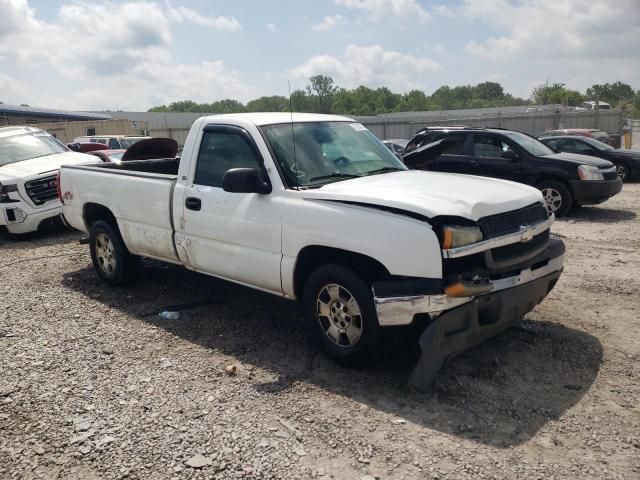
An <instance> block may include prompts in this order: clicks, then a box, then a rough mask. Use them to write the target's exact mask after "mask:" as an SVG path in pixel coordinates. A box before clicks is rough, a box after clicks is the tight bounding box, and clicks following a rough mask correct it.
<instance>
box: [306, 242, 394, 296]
mask: <svg viewBox="0 0 640 480" xmlns="http://www.w3.org/2000/svg"><path fill="white" fill-rule="evenodd" d="M329 263H333V264H337V265H342V266H344V267H346V268H349V269H350V270H353V271H354V272H355V273H357V274H358V275H360V276H361V277H363V278H364V279H366V280H370V281H372V280H384V279H386V278H389V277H390V276H391V274H390V273H389V271H388V270H387V269H386V267H385V266H384V265H383V264H382V263H380V262H379V261H378V260H376V259H374V258H371V257H369V256H367V255H363V254H361V253H355V252H352V251H349V250H341V249H339V248H331V247H322V246H317V245H316V246H309V247H305V248H303V249H302V250H301V251H300V253H299V254H298V259H297V261H296V268H295V272H294V274H293V288H294V293H295V295H296V298H301V297H302V291H303V289H304V284H305V282H306V280H307V278H308V277H309V275H310V274H311V272H313V271H314V270H315V269H316V268H318V267H319V266H320V265H326V264H329Z"/></svg>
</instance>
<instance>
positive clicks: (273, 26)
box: [267, 23, 278, 32]
mask: <svg viewBox="0 0 640 480" xmlns="http://www.w3.org/2000/svg"><path fill="white" fill-rule="evenodd" d="M267 30H269V31H270V32H277V31H278V27H276V26H275V25H274V24H273V23H267Z"/></svg>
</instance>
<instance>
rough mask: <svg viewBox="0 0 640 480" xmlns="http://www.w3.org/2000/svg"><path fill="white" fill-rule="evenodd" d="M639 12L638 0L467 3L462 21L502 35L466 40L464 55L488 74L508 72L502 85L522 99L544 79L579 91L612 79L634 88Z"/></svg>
mask: <svg viewBox="0 0 640 480" xmlns="http://www.w3.org/2000/svg"><path fill="white" fill-rule="evenodd" d="M638 7H639V4H638V0H619V1H617V2H610V1H607V0H591V1H589V2H585V1H583V0H564V1H562V2H558V1H557V0H531V1H529V2H515V1H510V0H482V1H478V0H466V1H465V3H464V5H463V7H462V10H461V12H460V13H461V16H462V17H464V18H466V19H467V20H468V21H471V22H474V23H477V22H479V21H480V22H484V23H486V24H487V25H488V26H489V27H491V28H492V29H494V30H495V31H499V32H501V33H502V35H495V36H489V37H488V38H484V39H477V40H471V41H469V42H467V44H466V45H465V51H466V52H467V53H468V54H469V56H470V57H471V59H472V60H475V61H476V63H480V62H482V63H484V65H485V66H486V67H487V68H488V69H491V70H494V71H495V69H496V67H498V68H501V69H504V71H506V72H510V74H509V75H507V76H506V77H505V82H504V85H505V87H506V88H507V89H508V90H510V91H511V92H513V93H514V94H516V95H522V96H527V95H528V94H529V93H530V91H531V88H530V87H531V85H532V82H533V84H534V85H535V84H540V83H542V81H544V79H545V78H547V77H548V78H550V79H551V80H552V81H554V82H561V83H566V84H567V85H568V86H569V87H570V88H574V89H578V90H584V89H586V88H587V87H589V86H591V85H593V84H595V83H601V82H612V81H616V80H622V81H626V82H629V81H632V82H635V84H637V82H638V78H639V76H638V65H640V50H638V45H640V8H638ZM507 64H510V65H511V68H508V67H506V65H507ZM515 65H519V67H515ZM491 70H489V71H491ZM527 77H528V79H529V81H527V79H526V78H527ZM515 78H522V80H521V81H519V82H517V81H514V79H515ZM534 79H537V80H535V81H533V80H534ZM540 79H542V80H540Z"/></svg>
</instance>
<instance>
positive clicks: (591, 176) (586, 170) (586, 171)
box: [578, 165, 604, 180]
mask: <svg viewBox="0 0 640 480" xmlns="http://www.w3.org/2000/svg"><path fill="white" fill-rule="evenodd" d="M578 176H579V177H580V180H604V176H603V175H602V172H601V171H600V170H598V167H593V166H591V165H580V166H579V167H578Z"/></svg>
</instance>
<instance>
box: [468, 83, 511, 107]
mask: <svg viewBox="0 0 640 480" xmlns="http://www.w3.org/2000/svg"><path fill="white" fill-rule="evenodd" d="M473 98H474V99H481V100H486V101H487V102H489V103H491V102H501V101H503V100H504V98H505V94H504V88H502V85H500V84H499V83H497V82H482V83H479V84H477V85H476V86H475V87H473Z"/></svg>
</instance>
